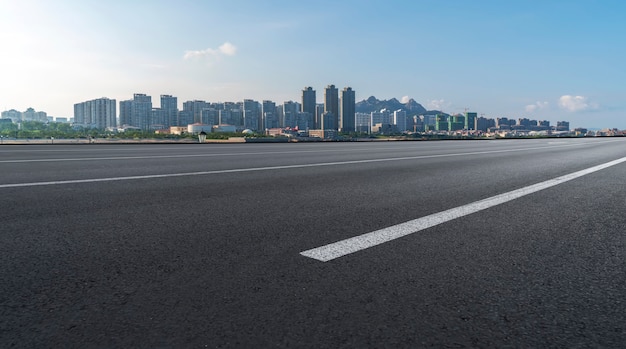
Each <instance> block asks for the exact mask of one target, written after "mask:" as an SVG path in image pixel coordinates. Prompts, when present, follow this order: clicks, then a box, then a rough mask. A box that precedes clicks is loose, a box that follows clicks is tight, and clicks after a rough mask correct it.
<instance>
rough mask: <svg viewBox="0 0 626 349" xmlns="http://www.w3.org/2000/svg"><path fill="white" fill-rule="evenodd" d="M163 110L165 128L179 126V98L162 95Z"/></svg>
mask: <svg viewBox="0 0 626 349" xmlns="http://www.w3.org/2000/svg"><path fill="white" fill-rule="evenodd" d="M161 109H162V110H163V114H164V125H163V126H165V127H170V126H178V98H177V97H173V96H171V95H161Z"/></svg>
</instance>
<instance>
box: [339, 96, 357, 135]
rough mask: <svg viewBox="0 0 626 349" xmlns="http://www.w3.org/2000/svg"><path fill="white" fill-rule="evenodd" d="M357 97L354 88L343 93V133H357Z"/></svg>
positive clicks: (341, 126) (341, 127)
mask: <svg viewBox="0 0 626 349" xmlns="http://www.w3.org/2000/svg"><path fill="white" fill-rule="evenodd" d="M355 116H356V97H355V93H354V90H353V89H352V87H346V88H344V89H343V90H342V91H341V122H340V124H341V125H340V129H341V132H354V131H355V121H356V120H355Z"/></svg>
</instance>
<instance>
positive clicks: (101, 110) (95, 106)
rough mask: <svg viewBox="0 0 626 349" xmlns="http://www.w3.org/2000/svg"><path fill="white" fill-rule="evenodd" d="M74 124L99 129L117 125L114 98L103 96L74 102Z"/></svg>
mask: <svg viewBox="0 0 626 349" xmlns="http://www.w3.org/2000/svg"><path fill="white" fill-rule="evenodd" d="M74 124H76V125H80V126H83V127H88V128H99V129H105V128H114V127H117V108H116V102H115V99H108V98H104V97H103V98H98V99H94V100H91V101H86V102H81V103H76V104H74Z"/></svg>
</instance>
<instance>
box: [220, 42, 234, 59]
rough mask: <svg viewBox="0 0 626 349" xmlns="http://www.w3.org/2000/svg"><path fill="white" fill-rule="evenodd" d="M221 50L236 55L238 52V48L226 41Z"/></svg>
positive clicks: (229, 54) (228, 54)
mask: <svg viewBox="0 0 626 349" xmlns="http://www.w3.org/2000/svg"><path fill="white" fill-rule="evenodd" d="M219 51H220V53H222V54H225V55H227V56H234V55H235V53H237V48H236V47H235V45H233V44H231V43H230V42H225V43H223V44H222V46H220V47H219Z"/></svg>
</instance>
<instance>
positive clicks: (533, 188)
mask: <svg viewBox="0 0 626 349" xmlns="http://www.w3.org/2000/svg"><path fill="white" fill-rule="evenodd" d="M622 162H626V157H623V158H621V159H617V160H614V161H610V162H607V163H604V164H601V165H598V166H594V167H590V168H588V169H585V170H581V171H578V172H574V173H570V174H567V175H564V176H561V177H557V178H554V179H550V180H547V181H545V182H541V183H537V184H533V185H530V186H528V187H524V188H520V189H517V190H513V191H510V192H507V193H503V194H499V195H496V196H492V197H490V198H487V199H484V200H480V201H476V202H473V203H470V204H467V205H463V206H459V207H456V208H452V209H449V210H446V211H443V212H439V213H435V214H431V215H428V216H425V217H422V218H418V219H414V220H411V221H408V222H405V223H401V224H398V225H394V226H391V227H387V228H383V229H380V230H376V231H373V232H370V233H366V234H363V235H358V236H355V237H352V238H348V239H345V240H341V241H337V242H334V243H331V244H328V245H324V246H321V247H317V248H313V249H310V250H306V251H303V252H300V254H301V255H303V256H305V257H309V258H313V259H317V260H319V261H322V262H328V261H331V260H333V259H336V258H339V257H343V256H345V255H348V254H352V253H355V252H358V251H361V250H364V249H366V248H370V247H374V246H377V245H380V244H383V243H385V242H389V241H392V240H395V239H398V238H401V237H404V236H407V235H410V234H414V233H417V232H419V231H421V230H424V229H428V228H431V227H434V226H436V225H439V224H442V223H445V222H448V221H451V220H454V219H457V218H460V217H463V216H467V215H470V214H472V213H476V212H479V211H482V210H486V209H488V208H490V207H493V206H497V205H500V204H503V203H505V202H508V201H511V200H515V199H518V198H520V197H522V196H526V195H528V194H532V193H535V192H538V191H540V190H544V189H547V188H550V187H553V186H556V185H559V184H561V183H565V182H568V181H571V180H573V179H576V178H578V177H582V176H585V175H588V174H590V173H593V172H597V171H600V170H603V169H605V168H607V167H611V166H614V165H617V164H620V163H622Z"/></svg>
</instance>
